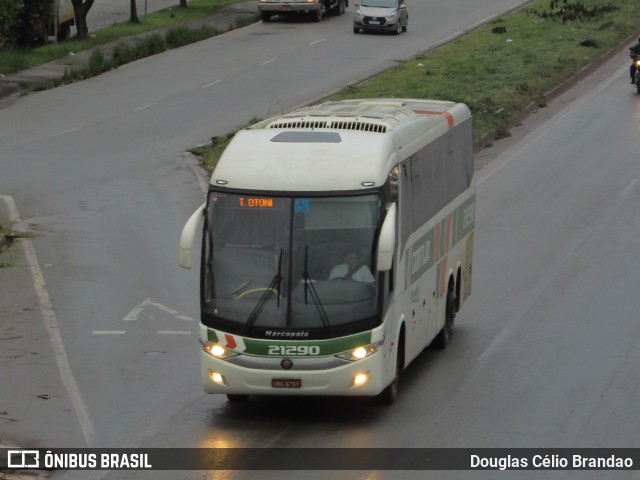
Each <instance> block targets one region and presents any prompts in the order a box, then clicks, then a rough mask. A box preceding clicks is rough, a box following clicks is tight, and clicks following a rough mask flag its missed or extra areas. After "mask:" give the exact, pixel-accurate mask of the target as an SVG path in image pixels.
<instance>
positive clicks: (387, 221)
mask: <svg viewBox="0 0 640 480" xmlns="http://www.w3.org/2000/svg"><path fill="white" fill-rule="evenodd" d="M395 247H396V204H395V203H392V204H391V205H389V208H387V215H386V216H385V217H384V222H383V223H382V228H381V229H380V238H379V239H378V259H377V262H376V264H377V267H378V271H379V272H386V271H388V270H391V266H392V265H393V252H394V250H395Z"/></svg>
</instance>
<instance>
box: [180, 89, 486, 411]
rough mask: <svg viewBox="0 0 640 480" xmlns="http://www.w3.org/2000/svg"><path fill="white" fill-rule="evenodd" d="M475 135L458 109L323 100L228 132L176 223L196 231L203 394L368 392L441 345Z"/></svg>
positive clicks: (459, 267)
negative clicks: (206, 178)
mask: <svg viewBox="0 0 640 480" xmlns="http://www.w3.org/2000/svg"><path fill="white" fill-rule="evenodd" d="M474 225H475V171H474V161H473V132H472V126H471V115H470V112H469V109H468V108H467V107H466V106H465V105H463V104H460V103H452V102H444V101H432V100H412V99H366V100H345V101H339V102H327V103H323V104H320V105H316V106H311V107H305V108H302V109H299V110H297V111H293V112H290V113H286V114H283V115H279V116H277V117H274V118H270V119H268V120H264V121H262V122H260V123H258V124H256V125H253V126H252V127H250V128H247V129H244V130H242V131H240V132H239V133H238V134H236V135H235V137H234V138H233V140H232V141H231V142H230V144H229V145H228V147H227V148H226V150H225V151H224V153H223V155H222V157H221V159H220V161H219V163H218V165H217V167H216V168H215V171H214V172H213V175H212V177H211V182H210V185H209V191H208V193H207V196H206V201H205V203H204V204H203V205H202V206H201V207H200V208H198V210H196V212H195V213H194V214H193V215H192V217H191V218H190V219H189V221H188V222H187V223H186V225H185V227H184V230H183V232H182V236H181V238H180V262H181V265H182V266H183V267H185V268H191V264H192V252H191V250H192V245H193V243H194V239H195V238H196V236H198V235H199V233H200V231H202V251H201V260H200V265H201V320H200V333H199V337H200V344H201V353H200V358H201V365H202V385H203V388H204V390H205V391H206V392H208V393H222V394H227V396H228V398H229V399H230V400H241V399H245V398H247V396H248V395H252V394H254V395H338V396H340V395H345V396H346V395H348V396H352V395H357V396H379V398H380V399H381V400H382V401H383V402H384V403H392V402H393V401H394V400H395V398H396V396H397V390H398V377H399V375H400V373H401V372H402V370H403V369H404V368H405V367H406V366H407V365H408V364H409V363H410V362H411V361H412V360H413V359H414V358H416V356H417V355H418V354H419V353H420V352H421V351H422V350H423V349H424V348H425V347H426V346H428V345H430V344H432V345H434V346H436V347H439V348H444V347H445V346H446V345H447V343H448V342H449V340H450V337H451V333H452V328H453V322H454V317H455V315H456V313H457V312H458V310H459V309H460V308H461V307H462V305H463V303H464V301H465V300H466V299H467V297H468V296H469V294H470V292H471V271H472V264H473V235H474Z"/></svg>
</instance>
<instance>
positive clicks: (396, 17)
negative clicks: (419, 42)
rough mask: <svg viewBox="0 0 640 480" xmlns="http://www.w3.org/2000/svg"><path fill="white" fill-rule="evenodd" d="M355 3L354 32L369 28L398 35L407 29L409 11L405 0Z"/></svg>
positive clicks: (377, 0)
mask: <svg viewBox="0 0 640 480" xmlns="http://www.w3.org/2000/svg"><path fill="white" fill-rule="evenodd" d="M355 5H356V7H357V9H356V14H355V16H354V17H353V33H360V31H361V30H362V31H367V30H369V31H379V32H392V33H395V34H396V35H398V34H399V33H400V32H401V31H402V32H406V31H407V28H408V26H409V12H408V11H407V4H406V3H405V0H360V2H359V3H356V4H355Z"/></svg>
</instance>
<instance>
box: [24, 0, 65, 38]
mask: <svg viewBox="0 0 640 480" xmlns="http://www.w3.org/2000/svg"><path fill="white" fill-rule="evenodd" d="M74 25H75V15H74V11H73V4H72V3H71V0H50V1H49V2H44V3H43V2H29V1H26V2H25V11H24V14H23V22H22V28H21V35H20V37H21V38H20V40H21V43H23V44H26V45H29V44H32V43H46V42H47V40H48V38H49V37H50V36H55V37H56V38H57V39H58V40H65V39H67V38H69V37H70V36H71V27H72V26H74Z"/></svg>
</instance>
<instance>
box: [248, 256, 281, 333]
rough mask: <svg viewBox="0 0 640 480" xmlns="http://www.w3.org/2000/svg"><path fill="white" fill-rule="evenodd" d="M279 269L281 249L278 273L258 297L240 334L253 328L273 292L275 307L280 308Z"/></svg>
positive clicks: (279, 265)
mask: <svg viewBox="0 0 640 480" xmlns="http://www.w3.org/2000/svg"><path fill="white" fill-rule="evenodd" d="M281 269H282V248H281V249H280V255H278V272H277V273H276V274H275V275H274V276H273V278H272V279H271V282H270V283H269V286H268V287H267V288H266V289H265V291H264V293H263V294H262V295H261V296H260V300H258V303H257V304H256V306H255V307H254V308H253V310H252V311H251V313H250V314H249V318H247V321H246V323H245V324H244V326H243V327H242V333H246V332H248V331H249V329H250V328H251V327H252V326H253V324H254V323H255V321H256V320H257V319H258V317H259V316H260V313H261V312H262V309H263V308H264V306H265V305H266V304H267V302H268V301H269V299H270V298H271V295H273V293H274V292H275V293H276V297H277V298H276V299H277V306H278V308H280V283H281V282H282V273H281Z"/></svg>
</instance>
